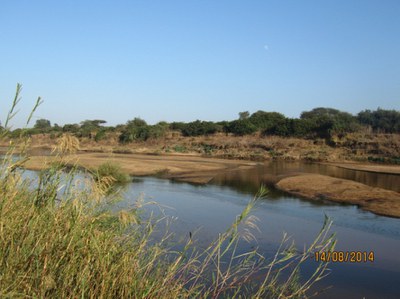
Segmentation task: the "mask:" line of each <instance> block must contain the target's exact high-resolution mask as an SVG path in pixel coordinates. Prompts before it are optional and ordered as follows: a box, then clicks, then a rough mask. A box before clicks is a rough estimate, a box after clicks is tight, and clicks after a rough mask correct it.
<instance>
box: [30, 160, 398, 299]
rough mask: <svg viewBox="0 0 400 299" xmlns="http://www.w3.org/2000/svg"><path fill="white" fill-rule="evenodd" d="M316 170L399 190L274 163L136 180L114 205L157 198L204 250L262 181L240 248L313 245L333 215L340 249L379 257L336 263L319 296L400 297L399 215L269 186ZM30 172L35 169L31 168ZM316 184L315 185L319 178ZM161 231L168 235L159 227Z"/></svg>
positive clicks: (306, 270) (267, 252)
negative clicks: (250, 236)
mask: <svg viewBox="0 0 400 299" xmlns="http://www.w3.org/2000/svg"><path fill="white" fill-rule="evenodd" d="M296 172H310V173H320V174H325V175H331V176H335V177H339V178H345V179H352V180H355V181H358V182H362V183H364V184H367V185H371V186H379V187H381V188H386V189H390V190H394V191H399V186H400V176H399V175H387V174H378V173H370V172H363V171H354V170H347V169H340V168H337V167H333V166H327V165H320V164H312V163H302V162H293V163H292V162H271V163H266V164H264V165H259V166H257V167H255V168H253V169H248V170H241V171H237V172H230V173H225V174H221V175H217V176H216V177H215V178H214V179H213V180H212V181H211V182H210V183H209V184H207V185H195V184H188V183H180V182H174V181H171V180H165V179H158V178H154V177H138V178H134V180H133V182H132V183H130V184H129V185H128V186H127V187H126V188H125V190H124V197H123V198H124V199H123V200H122V201H120V202H118V203H117V206H116V208H118V209H121V208H127V207H132V206H133V205H134V204H135V202H136V200H137V199H138V198H139V197H141V196H142V197H144V199H145V201H148V202H151V201H156V202H157V203H158V205H148V206H146V208H145V210H146V211H147V212H150V211H152V212H155V213H156V215H157V213H158V215H159V214H160V213H159V211H160V206H161V207H162V209H163V210H164V213H165V214H166V215H168V216H169V217H172V218H173V221H172V222H171V224H170V227H169V231H171V232H173V233H174V235H175V239H174V241H177V240H184V239H187V238H188V236H189V234H190V233H191V234H192V235H193V236H194V237H193V239H194V240H195V242H196V244H197V245H198V246H199V247H206V245H207V244H209V243H210V242H211V241H212V240H214V239H215V238H216V237H217V236H218V233H220V232H223V231H225V230H226V229H227V228H228V227H229V225H230V224H231V223H232V222H233V221H234V220H235V217H236V216H237V215H238V214H240V212H241V211H242V210H243V209H244V207H245V206H246V205H247V203H248V202H249V201H250V200H251V199H252V198H253V196H254V194H255V193H256V192H257V190H258V188H259V187H260V185H261V184H266V185H267V186H269V193H268V194H267V195H266V197H265V198H262V199H259V200H258V201H257V204H256V206H255V208H254V210H253V212H252V213H253V215H255V216H257V217H258V219H259V221H258V223H257V224H258V227H259V231H254V232H253V233H254V235H255V237H256V239H257V242H252V243H247V242H241V243H240V248H239V250H240V251H242V252H245V251H250V250H252V249H253V248H254V247H258V251H259V252H260V253H261V254H263V255H264V256H265V257H266V258H269V257H271V256H272V255H273V253H274V252H275V251H276V249H277V247H278V246H279V244H280V241H281V239H282V236H283V233H284V232H286V233H287V234H288V235H289V236H291V239H292V240H293V241H294V242H295V243H296V245H297V247H298V248H303V247H304V246H305V245H309V244H310V243H311V242H312V241H313V240H314V237H315V236H316V235H317V234H318V232H319V230H320V229H321V227H322V224H323V222H324V218H325V215H327V216H329V217H330V218H331V219H332V220H333V226H332V228H331V232H332V233H335V234H336V238H337V240H338V242H337V246H336V250H337V251H363V252H364V251H367V252H373V253H374V257H375V260H374V262H365V263H349V262H348V263H331V264H330V266H329V268H330V269H331V271H330V274H329V275H328V276H327V277H326V278H325V279H323V280H322V281H320V282H318V284H316V285H315V287H314V288H313V291H320V292H321V291H322V293H320V294H319V295H318V296H316V297H315V298H326V299H330V298H335V299H336V298H344V299H348V298H368V299H375V298H376V299H378V298H388V299H391V298H393V299H394V298H399V296H400V295H399V294H400V254H399V252H400V219H396V218H389V217H383V216H378V215H375V214H373V213H370V212H366V211H363V210H361V209H359V208H357V207H356V206H354V205H343V204H337V203H332V202H328V201H324V202H317V201H309V200H305V199H301V198H298V197H294V196H291V195H288V194H285V193H283V192H281V191H278V190H275V189H274V188H273V186H272V185H271V183H272V182H273V181H274V179H275V178H276V177H279V176H280V175H284V174H288V173H296ZM26 173H27V174H28V175H29V176H35V173H34V172H30V171H26ZM316 183H317V182H316ZM161 233H162V232H161ZM315 267H316V263H315V261H314V260H311V259H310V260H309V261H308V262H307V263H305V265H304V267H303V268H302V272H301V274H302V275H303V277H305V276H307V274H310V273H311V272H312V271H313V269H314V268H315Z"/></svg>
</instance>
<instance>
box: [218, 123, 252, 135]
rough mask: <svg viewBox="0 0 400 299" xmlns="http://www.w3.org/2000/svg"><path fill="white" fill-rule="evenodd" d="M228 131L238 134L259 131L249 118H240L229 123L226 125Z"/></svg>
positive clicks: (225, 128) (225, 129)
mask: <svg viewBox="0 0 400 299" xmlns="http://www.w3.org/2000/svg"><path fill="white" fill-rule="evenodd" d="M224 131H225V132H226V133H233V134H234V135H237V136H243V135H248V134H252V133H254V132H256V131H257V127H256V126H254V125H253V124H252V123H251V121H250V120H249V119H238V120H234V121H231V122H229V123H227V124H226V125H225V127H224Z"/></svg>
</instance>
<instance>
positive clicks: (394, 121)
mask: <svg viewBox="0 0 400 299" xmlns="http://www.w3.org/2000/svg"><path fill="white" fill-rule="evenodd" d="M357 119H358V121H359V122H360V123H361V124H363V125H367V126H371V127H372V129H373V130H374V131H376V132H382V133H400V112H399V111H396V110H384V109H380V108H378V110H376V111H371V110H364V111H361V112H360V113H358V115H357Z"/></svg>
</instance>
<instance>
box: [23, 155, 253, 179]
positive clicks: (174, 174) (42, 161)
mask: <svg viewBox="0 0 400 299" xmlns="http://www.w3.org/2000/svg"><path fill="white" fill-rule="evenodd" d="M64 159H66V161H67V162H68V164H77V165H80V166H83V167H85V168H89V169H91V168H92V169H94V168H97V167H98V166H99V165H101V164H102V163H105V162H112V163H115V164H118V165H120V166H121V168H122V170H123V171H125V172H126V173H128V174H130V175H133V176H145V175H158V176H161V177H163V178H169V179H175V180H180V181H186V182H191V183H207V182H209V181H210V180H211V179H212V178H213V177H214V176H215V175H216V174H217V173H221V172H225V171H232V170H239V169H246V168H250V167H254V166H255V165H256V164H257V163H256V162H253V161H242V160H225V159H214V158H213V159H210V158H203V157H198V156H189V155H158V156H157V155H143V154H111V153H110V154H106V153H82V154H77V155H70V156H68V157H66V158H64ZM56 160H59V158H57V157H53V156H32V157H30V160H29V161H28V162H27V163H26V164H25V167H26V168H27V169H31V170H40V169H43V168H46V165H49V164H50V163H51V162H54V161H56Z"/></svg>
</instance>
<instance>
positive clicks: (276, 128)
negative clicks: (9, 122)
mask: <svg viewBox="0 0 400 299" xmlns="http://www.w3.org/2000/svg"><path fill="white" fill-rule="evenodd" d="M105 124H106V121H105V120H98V119H96V120H85V121H82V122H81V123H80V124H66V125H64V126H62V127H61V126H59V125H58V124H54V125H51V122H50V121H49V120H47V119H38V120H37V121H36V123H35V125H34V127H33V128H29V129H24V130H23V129H16V130H14V131H12V132H11V133H10V134H11V137H17V136H20V134H21V133H24V134H29V135H33V134H44V133H50V134H51V135H54V136H55V135H57V134H62V133H70V134H73V135H75V136H77V137H86V138H90V139H93V140H95V141H100V140H102V139H104V138H106V136H107V133H108V132H117V133H118V136H119V141H120V142H121V143H129V142H133V141H145V140H147V139H149V138H155V139H156V138H160V137H163V136H164V135H165V134H166V132H167V131H171V130H173V131H179V132H180V133H181V134H182V135H183V136H188V137H189V136H206V135H213V134H215V133H225V134H228V135H229V134H231V135H235V136H244V135H250V134H253V133H255V132H260V133H261V135H263V136H268V135H276V136H283V137H299V138H325V139H329V138H332V137H333V136H339V137H341V136H344V135H345V134H347V133H352V132H357V131H361V130H366V129H367V130H369V131H370V132H375V133H397V134H398V133H400V112H399V111H396V110H384V109H379V108H378V109H377V110H375V111H371V110H364V111H361V112H359V113H358V114H357V115H352V114H350V113H348V112H343V111H340V110H337V109H333V108H324V107H319V108H314V109H312V110H310V111H304V112H302V113H301V115H300V117H299V118H288V117H286V116H285V115H283V114H282V113H279V112H266V111H261V110H260V111H257V112H255V113H253V114H250V113H249V112H248V111H243V112H240V113H239V117H238V119H236V120H233V121H220V122H211V121H200V120H196V121H192V122H171V123H167V122H163V121H162V122H159V123H157V124H155V125H149V124H147V122H146V121H145V120H143V119H141V118H139V117H136V118H134V119H132V120H129V121H128V122H127V123H126V124H122V125H117V126H115V127H113V126H106V125H105Z"/></svg>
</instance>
